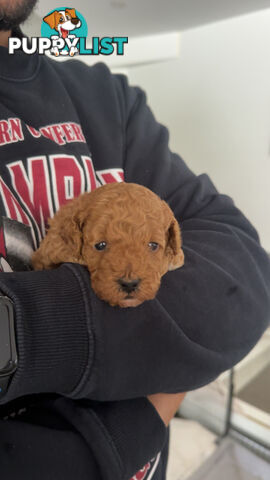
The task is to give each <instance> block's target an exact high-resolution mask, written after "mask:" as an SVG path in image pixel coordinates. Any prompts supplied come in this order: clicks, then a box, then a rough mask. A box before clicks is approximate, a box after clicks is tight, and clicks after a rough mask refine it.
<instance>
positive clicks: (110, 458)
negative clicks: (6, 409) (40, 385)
mask: <svg viewBox="0 0 270 480" xmlns="http://www.w3.org/2000/svg"><path fill="white" fill-rule="evenodd" d="M42 397H43V398H42ZM42 397H41V396H40V397H39V399H37V398H35V399H34V398H33V399H32V402H33V403H32V404H31V402H30V405H29V407H28V408H26V409H20V411H19V413H18V414H17V416H14V418H12V419H9V421H5V420H0V427H1V428H0V431H1V434H0V437H1V438H2V439H3V440H4V441H3V442H0V457H1V473H2V475H3V478H6V479H13V478H19V475H20V473H21V471H23V472H24V476H25V478H35V476H36V474H37V472H39V473H40V478H41V480H42V479H48V478H51V475H52V472H54V478H57V479H59V480H60V479H64V478H65V479H71V478H80V479H81V480H86V479H89V478H91V479H94V480H98V479H100V480H101V479H103V480H111V479H112V478H115V479H119V480H129V479H131V477H132V476H133V475H134V474H135V473H136V472H137V471H139V470H140V469H141V468H143V466H144V465H146V464H147V463H148V462H149V460H150V459H153V458H157V457H158V456H159V452H160V451H161V450H162V448H163V445H164V442H165V441H166V440H167V434H168V430H167V429H166V427H165V425H164V424H163V423H162V422H161V420H160V419H159V416H158V414H157V413H156V411H155V409H154V407H153V406H152V405H151V404H150V402H148V400H146V399H145V398H138V399H134V400H124V401H122V402H105V403H103V402H92V401H89V400H88V401H85V400H84V401H78V400H77V401H73V400H70V399H68V398H64V397H58V396H51V395H50V396H45V398H44V396H42ZM41 398H42V399H41ZM26 438H27V442H26V441H25V439H26ZM7 445H12V448H13V449H12V462H10V449H8V448H7Z"/></svg>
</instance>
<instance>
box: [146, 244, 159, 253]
mask: <svg viewBox="0 0 270 480" xmlns="http://www.w3.org/2000/svg"><path fill="white" fill-rule="evenodd" d="M148 247H149V248H150V250H152V251H153V252H155V251H156V250H158V247H159V244H158V243H156V242H149V243H148Z"/></svg>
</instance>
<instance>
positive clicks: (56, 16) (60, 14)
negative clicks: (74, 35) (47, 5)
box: [43, 8, 82, 38]
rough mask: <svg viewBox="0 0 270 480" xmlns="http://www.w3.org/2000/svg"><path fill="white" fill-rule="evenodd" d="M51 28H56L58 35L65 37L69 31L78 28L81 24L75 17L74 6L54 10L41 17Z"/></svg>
mask: <svg viewBox="0 0 270 480" xmlns="http://www.w3.org/2000/svg"><path fill="white" fill-rule="evenodd" d="M43 20H44V22H46V23H47V24H48V25H49V26H50V28H51V29H52V30H56V31H57V32H58V34H59V36H60V37H62V38H67V37H68V35H69V33H70V31H72V30H75V28H79V27H80V26H81V24H82V22H81V20H80V19H79V18H78V17H77V14H76V10H75V8H66V9H65V10H54V11H53V12H52V13H50V15H47V16H46V17H44V18H43Z"/></svg>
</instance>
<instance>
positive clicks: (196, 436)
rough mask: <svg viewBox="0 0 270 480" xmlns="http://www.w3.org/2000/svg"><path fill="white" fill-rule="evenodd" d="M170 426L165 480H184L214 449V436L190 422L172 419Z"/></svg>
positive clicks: (195, 423)
mask: <svg viewBox="0 0 270 480" xmlns="http://www.w3.org/2000/svg"><path fill="white" fill-rule="evenodd" d="M170 425H171V427H170V450H169V462H168V470H167V480H185V479H187V478H188V477H189V476H190V475H191V473H193V472H194V471H195V470H197V468H198V467H199V466H200V465H201V464H202V463H203V462H204V461H205V460H206V458H208V457H209V455H211V454H212V453H213V451H214V450H215V449H216V444H215V439H216V435H214V434H213V433H211V432H209V431H208V430H206V429H205V428H204V427H202V426H201V425H200V424H199V423H197V422H194V421H192V420H185V419H182V418H174V419H173V420H172V421H171V424H170Z"/></svg>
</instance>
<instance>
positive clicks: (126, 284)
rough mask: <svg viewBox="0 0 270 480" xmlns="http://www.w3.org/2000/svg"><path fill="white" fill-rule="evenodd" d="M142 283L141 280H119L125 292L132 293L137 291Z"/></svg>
mask: <svg viewBox="0 0 270 480" xmlns="http://www.w3.org/2000/svg"><path fill="white" fill-rule="evenodd" d="M140 281H141V280H140V279H139V278H137V279H135V280H124V279H123V278H119V280H118V283H119V285H120V287H121V289H122V290H123V291H124V292H127V293H131V292H134V291H135V290H136V288H137V286H138V285H139V283H140Z"/></svg>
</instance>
